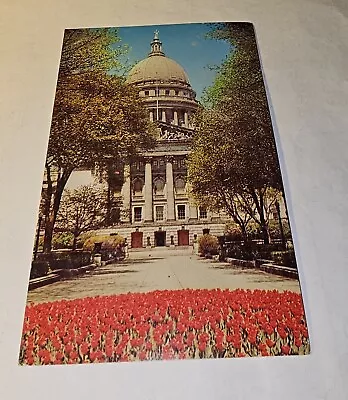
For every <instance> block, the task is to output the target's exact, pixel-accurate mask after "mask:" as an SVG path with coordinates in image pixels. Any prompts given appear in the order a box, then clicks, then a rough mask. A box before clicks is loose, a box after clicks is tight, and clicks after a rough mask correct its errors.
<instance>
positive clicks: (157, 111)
mask: <svg viewBox="0 0 348 400" xmlns="http://www.w3.org/2000/svg"><path fill="white" fill-rule="evenodd" d="M158 96H159V89H158V85H157V93H156V113H157V121H159V115H158V113H159V110H158Z"/></svg>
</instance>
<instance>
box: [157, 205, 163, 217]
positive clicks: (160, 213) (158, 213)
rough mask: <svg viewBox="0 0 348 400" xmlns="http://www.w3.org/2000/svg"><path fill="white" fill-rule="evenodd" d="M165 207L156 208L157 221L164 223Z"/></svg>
mask: <svg viewBox="0 0 348 400" xmlns="http://www.w3.org/2000/svg"><path fill="white" fill-rule="evenodd" d="M163 214H164V206H157V207H156V221H163Z"/></svg>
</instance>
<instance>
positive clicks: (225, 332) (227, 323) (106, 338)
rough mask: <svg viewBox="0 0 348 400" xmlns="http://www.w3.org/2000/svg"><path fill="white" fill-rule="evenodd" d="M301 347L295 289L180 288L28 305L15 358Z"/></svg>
mask: <svg viewBox="0 0 348 400" xmlns="http://www.w3.org/2000/svg"><path fill="white" fill-rule="evenodd" d="M307 353H309V340H308V333H307V327H306V322H305V317H304V310H303V306H302V301H301V296H300V295H299V294H296V293H293V292H284V293H279V292H277V291H264V290H255V291H250V290H235V291H229V290H219V289H217V290H190V289H185V290H177V291H155V292H150V293H129V294H122V295H115V296H105V297H95V298H84V299H78V300H70V301H57V302H53V303H44V304H37V305H29V306H27V308H26V313H25V320H24V327H23V336H22V342H21V350H20V359H19V361H20V363H21V364H28V365H33V364H37V365H39V364H75V363H91V362H117V361H133V360H160V359H184V358H221V357H245V356H270V355H291V354H307Z"/></svg>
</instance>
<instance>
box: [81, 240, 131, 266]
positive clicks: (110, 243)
mask: <svg viewBox="0 0 348 400" xmlns="http://www.w3.org/2000/svg"><path fill="white" fill-rule="evenodd" d="M96 243H101V251H100V253H101V255H102V260H103V261H107V260H109V259H111V258H114V257H116V259H119V258H123V257H124V249H123V246H124V243H125V240H124V238H123V236H120V235H113V236H107V235H96V236H92V237H90V238H89V239H87V240H86V241H85V243H84V244H83V249H84V250H89V251H94V248H95V244H96Z"/></svg>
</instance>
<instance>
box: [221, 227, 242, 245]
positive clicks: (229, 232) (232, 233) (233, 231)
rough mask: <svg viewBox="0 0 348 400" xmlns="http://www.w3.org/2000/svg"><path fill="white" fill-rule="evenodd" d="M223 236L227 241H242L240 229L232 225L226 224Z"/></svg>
mask: <svg viewBox="0 0 348 400" xmlns="http://www.w3.org/2000/svg"><path fill="white" fill-rule="evenodd" d="M225 236H226V238H227V240H228V241H231V242H240V241H242V240H244V238H243V234H242V231H241V229H240V227H239V226H238V225H236V224H234V223H229V224H226V228H225Z"/></svg>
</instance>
